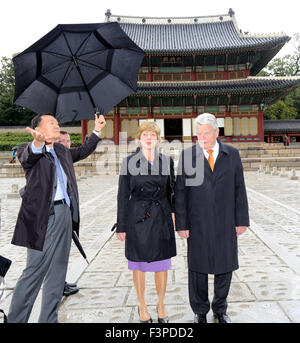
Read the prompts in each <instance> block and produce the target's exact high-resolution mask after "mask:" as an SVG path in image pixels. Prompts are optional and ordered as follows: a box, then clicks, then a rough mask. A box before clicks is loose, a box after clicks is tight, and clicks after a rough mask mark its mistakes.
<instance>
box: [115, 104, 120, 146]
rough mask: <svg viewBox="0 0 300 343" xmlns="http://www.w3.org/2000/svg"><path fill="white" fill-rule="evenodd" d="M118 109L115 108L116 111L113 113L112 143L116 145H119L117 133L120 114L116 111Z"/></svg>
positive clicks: (118, 131)
mask: <svg viewBox="0 0 300 343" xmlns="http://www.w3.org/2000/svg"><path fill="white" fill-rule="evenodd" d="M117 108H118V107H116V111H115V113H114V141H115V144H116V145H119V144H120V141H119V133H120V114H119V113H118V112H119V111H118V110H117Z"/></svg>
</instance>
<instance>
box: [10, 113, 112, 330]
mask: <svg viewBox="0 0 300 343" xmlns="http://www.w3.org/2000/svg"><path fill="white" fill-rule="evenodd" d="M105 124H106V123H105V119H104V117H103V116H102V115H100V116H99V118H98V117H97V115H95V130H94V131H93V133H92V134H91V136H90V138H89V139H88V141H87V142H86V144H84V145H83V146H82V147H81V148H80V149H74V150H69V149H67V148H65V147H64V146H63V145H61V144H59V143H55V142H56V141H57V140H58V139H59V136H60V129H59V125H58V122H57V120H56V119H55V117H53V116H52V115H50V114H44V115H37V116H36V117H34V118H33V120H32V125H31V126H32V127H31V128H27V130H28V131H29V132H30V133H31V134H32V136H33V138H34V139H33V142H32V143H24V144H22V145H20V146H19V148H18V159H19V160H20V162H21V165H22V167H23V168H24V171H25V177H26V181H27V183H26V189H25V192H24V194H23V198H22V204H21V209H20V211H19V215H18V219H17V223H16V227H15V232H14V235H13V239H12V244H15V245H19V246H25V247H27V248H28V249H27V265H26V268H25V269H24V271H23V273H22V275H21V277H20V278H19V280H18V282H17V285H16V287H15V290H14V294H13V298H12V301H11V305H10V309H9V313H8V322H9V323H13V322H18V323H23V322H27V321H28V319H29V316H30V313H31V310H32V307H33V304H34V302H35V299H36V297H37V295H38V292H39V290H40V288H41V285H42V283H43V296H42V306H41V313H40V317H39V322H49V323H51V322H52V323H53V322H57V321H58V320H57V317H58V306H59V304H60V301H61V298H62V294H63V289H64V281H65V277H66V271H67V265H68V258H69V252H70V245H71V238H72V229H73V230H74V231H75V232H76V233H77V234H78V230H79V198H78V189H77V183H76V178H75V172H74V166H73V163H74V162H77V161H79V160H82V159H84V158H86V157H87V156H88V155H90V154H91V153H92V152H93V151H94V150H95V149H96V147H97V144H98V142H99V141H100V138H99V137H98V135H99V134H98V135H97V134H96V133H100V131H101V129H102V128H103V127H104V126H105Z"/></svg>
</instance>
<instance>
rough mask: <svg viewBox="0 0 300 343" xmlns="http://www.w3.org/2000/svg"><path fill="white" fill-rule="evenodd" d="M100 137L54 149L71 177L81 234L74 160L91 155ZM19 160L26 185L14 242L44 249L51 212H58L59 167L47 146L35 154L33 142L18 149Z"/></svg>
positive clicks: (76, 224)
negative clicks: (55, 202) (56, 192)
mask: <svg viewBox="0 0 300 343" xmlns="http://www.w3.org/2000/svg"><path fill="white" fill-rule="evenodd" d="M99 141H100V138H99V137H98V136H97V135H95V134H91V136H90V137H89V139H88V140H87V141H86V143H85V144H83V145H82V146H81V147H79V148H72V149H67V148H65V147H64V146H63V145H62V144H59V143H54V145H53V146H54V150H55V152H56V155H57V157H58V159H59V162H60V164H61V166H62V168H63V170H64V172H65V174H66V176H67V179H68V184H67V191H68V194H69V196H70V200H71V207H70V208H71V212H72V228H73V230H75V232H76V233H77V235H79V223H80V216H79V196H78V188H77V182H76V176H75V171H74V166H73V163H75V162H77V161H80V160H82V159H84V158H86V157H87V156H89V155H90V154H91V153H92V152H93V151H94V150H95V149H96V147H97V144H98V142H99ZM17 154H18V159H19V161H20V163H21V165H22V167H23V169H24V172H25V178H26V187H25V190H24V193H23V194H22V203H21V207H20V211H19V213H18V217H17V222H16V226H15V230H14V234H13V238H12V242H11V243H12V244H14V245H18V246H24V247H27V248H30V249H34V250H40V251H42V250H43V246H44V241H45V236H46V230H47V225H48V218H49V215H51V214H52V213H54V209H53V198H54V194H55V192H54V191H53V190H54V189H55V187H56V167H55V163H54V158H53V156H52V154H51V153H49V152H47V150H46V147H45V146H44V147H43V152H42V153H41V154H34V153H33V152H32V150H31V143H23V144H21V145H20V146H19V148H18V152H17Z"/></svg>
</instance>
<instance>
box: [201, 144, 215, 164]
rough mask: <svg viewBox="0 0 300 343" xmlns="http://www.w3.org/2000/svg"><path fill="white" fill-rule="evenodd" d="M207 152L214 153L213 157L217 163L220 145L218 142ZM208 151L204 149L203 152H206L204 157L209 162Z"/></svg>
mask: <svg viewBox="0 0 300 343" xmlns="http://www.w3.org/2000/svg"><path fill="white" fill-rule="evenodd" d="M207 150H212V151H213V153H212V155H213V158H214V163H216V159H217V157H218V155H219V143H218V142H217V141H216V144H215V146H214V147H213V148H211V149H207ZM207 150H206V149H203V152H204V156H205V157H206V159H207V160H208V157H209V153H208V152H207Z"/></svg>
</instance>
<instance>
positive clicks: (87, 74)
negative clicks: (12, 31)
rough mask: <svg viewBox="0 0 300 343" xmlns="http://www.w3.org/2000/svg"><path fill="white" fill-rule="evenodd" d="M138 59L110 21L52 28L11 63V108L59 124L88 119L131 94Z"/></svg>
mask: <svg viewBox="0 0 300 343" xmlns="http://www.w3.org/2000/svg"><path fill="white" fill-rule="evenodd" d="M144 56H145V53H144V52H143V50H141V49H140V48H139V47H138V46H137V45H136V44H135V43H134V42H133V41H132V40H131V39H130V38H129V37H128V36H127V35H126V33H125V32H124V31H123V30H122V29H121V27H120V26H119V24H118V23H116V22H113V23H99V24H66V25H57V26H56V27H55V28H54V29H53V30H52V31H50V32H49V33H48V34H46V35H45V36H44V37H42V38H41V39H40V40H39V41H37V42H36V43H34V44H33V45H32V46H31V47H29V48H28V49H26V50H25V51H23V52H22V53H20V54H19V55H17V56H16V57H14V58H13V63H14V71H15V99H14V100H15V104H17V105H20V106H22V107H26V108H28V109H30V110H32V111H34V112H36V113H40V114H43V113H51V114H53V115H54V116H55V117H56V118H57V120H58V122H60V123H63V122H68V121H73V120H83V119H93V118H94V113H95V112H97V111H99V110H100V111H101V112H102V113H103V114H104V113H107V112H109V111H110V110H111V109H112V108H113V106H115V105H117V104H118V103H119V102H120V101H121V100H123V99H124V98H125V97H127V96H129V95H130V94H132V93H134V92H135V91H136V88H137V74H138V71H139V68H140V65H141V63H142V60H143V58H144Z"/></svg>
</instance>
